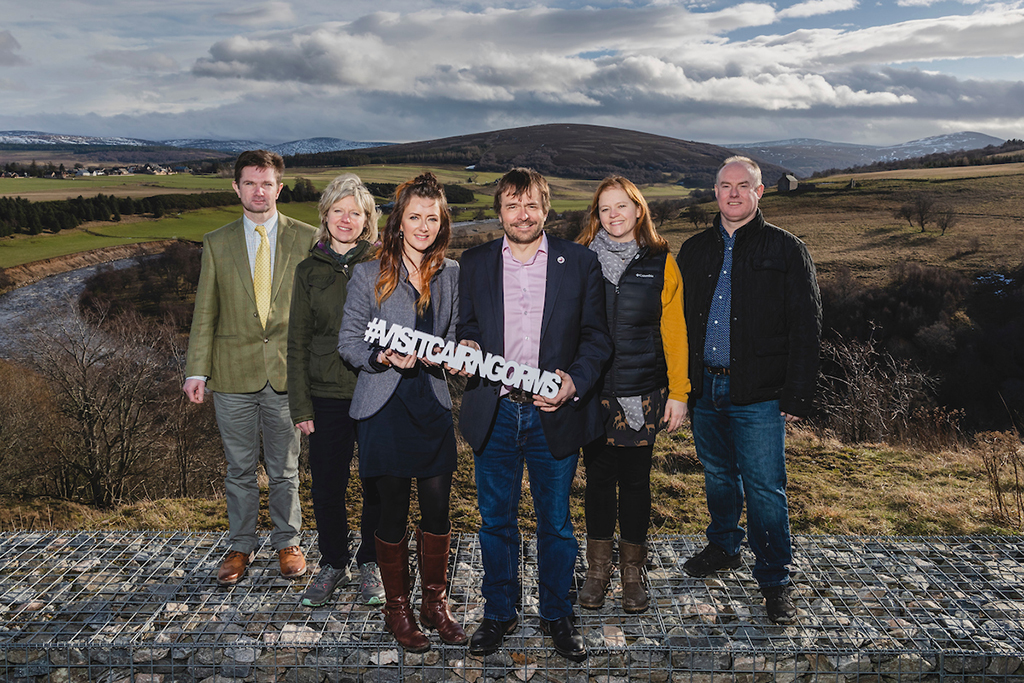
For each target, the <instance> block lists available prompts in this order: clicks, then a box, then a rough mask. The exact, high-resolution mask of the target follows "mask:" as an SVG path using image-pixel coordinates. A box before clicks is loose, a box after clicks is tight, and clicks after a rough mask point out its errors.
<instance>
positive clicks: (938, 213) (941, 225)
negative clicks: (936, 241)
mask: <svg viewBox="0 0 1024 683" xmlns="http://www.w3.org/2000/svg"><path fill="white" fill-rule="evenodd" d="M959 221H960V217H959V216H957V214H956V212H955V211H953V207H951V206H941V207H939V208H938V209H936V210H935V227H937V228H938V229H939V230H941V232H940V233H939V234H941V235H945V234H946V230H948V229H950V228H952V227H953V226H955V225H956V224H957V223H958V222H959Z"/></svg>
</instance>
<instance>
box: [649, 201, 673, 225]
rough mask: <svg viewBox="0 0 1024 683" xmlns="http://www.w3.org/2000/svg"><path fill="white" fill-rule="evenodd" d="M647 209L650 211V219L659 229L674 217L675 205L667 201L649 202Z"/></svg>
mask: <svg viewBox="0 0 1024 683" xmlns="http://www.w3.org/2000/svg"><path fill="white" fill-rule="evenodd" d="M649 207H650V209H651V219H652V220H653V221H654V222H655V223H657V227H659V228H660V227H661V226H662V224H663V223H664V222H665V221H667V220H670V219H672V218H674V217H675V215H676V205H675V203H674V202H671V201H669V200H667V199H663V200H661V201H656V202H651V203H650V204H649Z"/></svg>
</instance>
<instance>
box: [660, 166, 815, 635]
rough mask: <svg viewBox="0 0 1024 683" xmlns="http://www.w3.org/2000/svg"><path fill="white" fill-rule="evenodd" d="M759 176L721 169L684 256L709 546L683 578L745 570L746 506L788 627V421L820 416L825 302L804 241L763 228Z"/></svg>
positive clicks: (763, 575) (761, 577)
mask: <svg viewBox="0 0 1024 683" xmlns="http://www.w3.org/2000/svg"><path fill="white" fill-rule="evenodd" d="M763 193H764V185H762V184H761V169H760V167H759V166H758V165H757V164H756V163H755V162H754V161H752V160H750V159H748V158H746V157H730V158H729V159H726V160H725V162H724V163H723V164H722V166H721V168H719V170H718V176H717V179H716V182H715V197H716V198H717V199H718V208H719V212H720V213H719V215H718V217H717V218H716V219H715V224H714V225H713V226H712V227H711V228H709V229H707V230H705V231H703V232H701V233H699V234H697V235H695V236H693V237H691V238H690V239H688V240H687V241H686V242H685V243H684V244H683V246H682V248H681V249H680V251H679V256H678V258H677V260H678V263H679V268H680V270H681V271H682V275H683V292H684V303H683V307H684V310H685V315H686V329H687V334H688V335H689V338H690V383H691V384H692V391H691V394H690V402H691V405H692V408H691V415H692V420H693V440H694V444H695V445H696V447H697V455H698V457H700V461H701V463H702V464H703V465H704V484H705V489H706V493H707V501H708V510H709V512H710V513H711V524H710V525H709V526H708V529H707V537H708V545H707V547H705V548H704V550H702V551H701V552H700V553H698V554H697V555H695V556H694V557H692V558H690V559H689V560H688V561H687V562H686V563H685V564H684V565H683V569H684V570H685V571H686V573H688V574H690V575H691V576H698V577H700V576H707V575H709V574H712V573H714V572H716V571H718V570H720V569H736V568H737V567H739V566H740V564H741V559H740V543H741V542H742V541H743V536H744V530H743V527H741V526H740V524H739V520H740V513H741V512H742V511H743V501H744V498H746V504H747V526H748V527H749V529H750V534H749V536H750V538H749V541H750V548H751V550H752V551H753V553H754V557H755V559H756V563H755V565H754V570H753V575H754V578H755V579H756V580H757V582H758V585H759V586H760V588H761V593H762V594H763V595H764V597H765V606H766V609H767V612H768V618H769V619H770V620H771V621H773V622H775V623H791V622H792V621H793V620H794V619H795V617H796V607H795V605H794V604H793V598H792V595H791V587H790V577H789V565H790V563H791V562H792V558H793V551H792V545H791V543H790V538H789V507H788V502H787V499H786V460H785V436H786V430H785V423H786V422H792V421H795V420H799V419H800V418H801V417H805V416H807V415H808V414H809V413H810V411H811V406H812V403H813V399H814V387H815V381H816V378H817V374H818V345H819V340H820V336H821V299H820V297H819V294H818V284H817V281H816V279H815V274H814V263H813V262H812V261H811V257H810V255H809V254H808V253H807V248H806V247H805V246H804V244H803V242H801V241H800V240H799V239H797V238H796V237H794V236H793V235H791V234H790V233H788V232H786V231H785V230H781V229H779V228H777V227H775V226H774V225H771V224H769V223H766V222H765V220H764V217H763V216H762V215H761V211H760V210H759V209H758V202H759V200H760V198H761V195H762V194H763Z"/></svg>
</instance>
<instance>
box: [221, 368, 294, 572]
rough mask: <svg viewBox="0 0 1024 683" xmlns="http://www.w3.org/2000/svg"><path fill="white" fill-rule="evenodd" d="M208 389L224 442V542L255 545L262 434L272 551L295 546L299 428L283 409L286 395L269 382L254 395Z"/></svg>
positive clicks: (242, 548)
mask: <svg viewBox="0 0 1024 683" xmlns="http://www.w3.org/2000/svg"><path fill="white" fill-rule="evenodd" d="M212 393H213V406H214V408H215V409H216V412H217V426H218V427H219V428H220V438H221V440H222V441H223V442H224V455H225V457H226V458H227V476H226V477H225V478H224V488H225V492H226V497H227V504H228V525H229V527H230V530H229V532H228V543H229V545H230V547H231V550H237V551H239V552H242V553H251V552H252V551H253V550H255V549H256V545H257V537H256V521H257V516H258V515H259V509H260V490H259V485H258V484H257V483H256V465H257V464H258V463H259V459H260V434H261V433H262V435H263V464H264V467H266V470H267V476H268V477H269V478H270V506H269V507H270V520H271V521H272V522H273V524H274V531H273V532H272V533H271V534H270V543H271V545H272V546H273V547H274V549H275V550H280V549H281V548H287V547H288V546H290V545H298V544H299V529H300V528H301V527H302V510H301V508H300V507H299V430H298V429H296V428H295V425H293V424H292V420H291V415H290V414H289V412H288V394H286V393H280V394H279V393H277V392H276V391H274V390H273V388H272V387H271V386H270V384H269V383H267V385H266V386H265V387H263V389H262V390H260V391H257V392H256V393H254V394H222V393H218V392H212Z"/></svg>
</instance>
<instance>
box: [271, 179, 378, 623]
mask: <svg viewBox="0 0 1024 683" xmlns="http://www.w3.org/2000/svg"><path fill="white" fill-rule="evenodd" d="M319 208H320V230H319V233H318V234H317V243H316V245H314V247H313V248H312V249H311V250H310V255H309V257H308V258H307V259H305V260H304V261H303V262H302V263H300V264H299V265H298V267H297V268H296V270H295V288H294V290H293V292H292V306H291V314H290V319H289V323H288V403H289V408H290V410H291V416H292V422H293V423H295V426H296V427H298V428H299V430H300V431H302V433H303V434H305V435H306V436H308V437H309V469H310V472H311V474H312V476H313V491H312V493H313V515H314V516H315V517H316V526H317V531H318V534H319V547H320V571H319V572H318V573H317V574H316V576H315V577H314V578H313V579H312V581H311V582H310V584H309V586H308V587H307V588H306V591H305V593H303V596H302V604H303V605H306V606H307V607H319V606H321V605H324V604H326V603H327V601H328V600H329V599H330V597H331V594H332V593H333V592H334V589H335V587H336V586H337V585H338V584H344V583H347V582H348V580H349V578H350V574H349V570H348V564H349V551H348V515H347V511H346V508H345V492H346V491H347V489H348V477H349V468H350V466H351V462H352V453H353V449H354V445H355V421H354V420H353V419H352V418H350V417H349V407H350V406H351V403H352V392H353V390H354V389H355V386H356V370H355V369H353V368H352V367H351V366H350V365H347V364H346V363H345V362H344V361H343V360H342V359H341V357H340V356H339V355H338V350H337V347H338V330H339V329H340V327H341V318H342V312H343V310H344V307H345V295H346V290H347V288H348V280H349V277H350V276H351V274H352V268H353V266H355V264H357V263H359V262H361V261H366V260H369V259H370V258H371V257H372V256H373V252H374V247H373V243H374V242H376V241H377V218H378V216H379V211H378V209H377V207H376V205H375V204H374V201H373V195H371V194H370V192H369V190H367V189H366V186H365V185H363V183H362V181H360V180H359V177H358V176H356V175H353V174H351V173H345V174H342V175H340V176H338V177H337V178H335V179H334V180H332V181H331V183H330V184H329V185H328V186H327V188H326V189H325V190H324V192H323V194H322V195H321V197H320V207H319ZM362 488H363V515H362V523H361V524H360V532H361V537H362V539H363V542H362V544H361V545H360V546H359V551H358V552H357V553H356V564H357V565H358V566H359V574H360V583H361V593H362V600H363V601H364V602H366V603H368V604H371V605H373V604H380V603H381V602H382V597H383V595H384V587H383V584H382V583H381V580H380V570H379V569H378V568H377V555H376V549H375V546H374V542H373V538H374V534H375V533H376V531H377V523H378V521H379V519H380V496H379V495H378V493H377V488H376V485H375V483H374V482H373V481H372V480H364V481H363V482H362ZM367 539H369V542H367Z"/></svg>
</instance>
